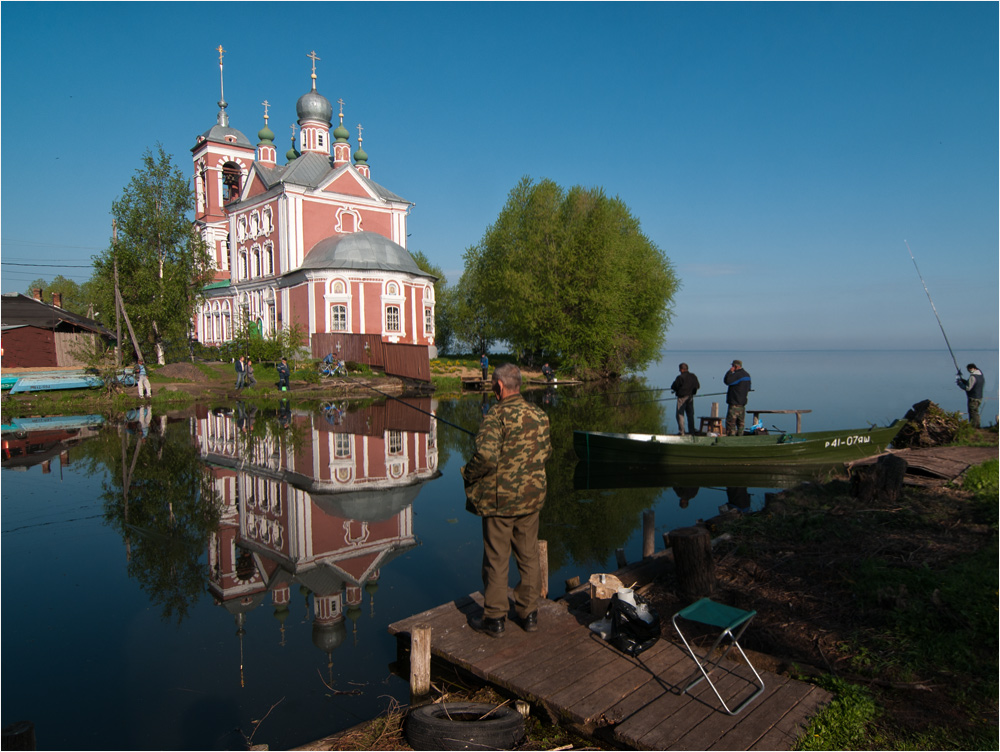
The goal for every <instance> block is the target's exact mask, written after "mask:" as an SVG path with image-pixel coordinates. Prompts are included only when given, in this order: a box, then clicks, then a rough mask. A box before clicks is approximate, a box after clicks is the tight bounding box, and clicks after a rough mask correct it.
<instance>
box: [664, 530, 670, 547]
mask: <svg viewBox="0 0 1000 752" xmlns="http://www.w3.org/2000/svg"><path fill="white" fill-rule="evenodd" d="M663 547H664V548H670V533H664V534H663Z"/></svg>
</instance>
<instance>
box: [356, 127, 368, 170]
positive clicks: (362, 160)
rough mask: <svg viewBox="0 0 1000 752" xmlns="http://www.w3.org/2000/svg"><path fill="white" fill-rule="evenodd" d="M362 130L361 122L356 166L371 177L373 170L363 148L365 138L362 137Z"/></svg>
mask: <svg viewBox="0 0 1000 752" xmlns="http://www.w3.org/2000/svg"><path fill="white" fill-rule="evenodd" d="M362 130H364V129H363V128H362V127H361V123H358V150H357V151H356V152H354V166H355V167H356V168H357V170H358V172H360V173H361V174H362V175H364V176H365V177H366V178H370V177H371V176H372V171H371V168H370V167H369V166H368V154H367V153H366V152H365V150H364V149H362V148H361V142H362V141H364V139H363V138H361V131H362Z"/></svg>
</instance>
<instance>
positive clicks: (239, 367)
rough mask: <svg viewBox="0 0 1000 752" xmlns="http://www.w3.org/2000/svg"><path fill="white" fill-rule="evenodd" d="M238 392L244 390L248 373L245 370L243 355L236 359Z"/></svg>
mask: <svg viewBox="0 0 1000 752" xmlns="http://www.w3.org/2000/svg"><path fill="white" fill-rule="evenodd" d="M235 368H236V391H237V392H238V391H239V390H240V389H242V388H243V382H244V379H245V374H246V371H245V370H244V368H243V356H242V355H241V356H240V357H238V358H237V359H236V365H235Z"/></svg>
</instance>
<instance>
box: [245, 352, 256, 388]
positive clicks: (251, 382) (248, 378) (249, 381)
mask: <svg viewBox="0 0 1000 752" xmlns="http://www.w3.org/2000/svg"><path fill="white" fill-rule="evenodd" d="M243 379H244V383H243V385H244V386H245V387H247V388H250V387H252V386H255V385H256V384H257V379H255V378H254V377H253V361H252V360H250V358H247V364H246V368H245V369H244V374H243Z"/></svg>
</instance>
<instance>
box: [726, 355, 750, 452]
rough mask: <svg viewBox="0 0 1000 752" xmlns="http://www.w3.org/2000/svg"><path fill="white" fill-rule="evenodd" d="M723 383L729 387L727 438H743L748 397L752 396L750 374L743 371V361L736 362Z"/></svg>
mask: <svg viewBox="0 0 1000 752" xmlns="http://www.w3.org/2000/svg"><path fill="white" fill-rule="evenodd" d="M722 381H723V383H724V384H725V385H726V386H728V387H729V389H728V390H727V391H726V404H727V405H728V406H729V409H728V411H727V412H726V436H742V435H743V426H745V425H746V420H747V395H749V394H750V374H749V373H747V372H746V371H744V370H743V361H741V360H734V361H733V364H732V366H730V368H729V371H727V372H726V375H725V376H723V377H722Z"/></svg>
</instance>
